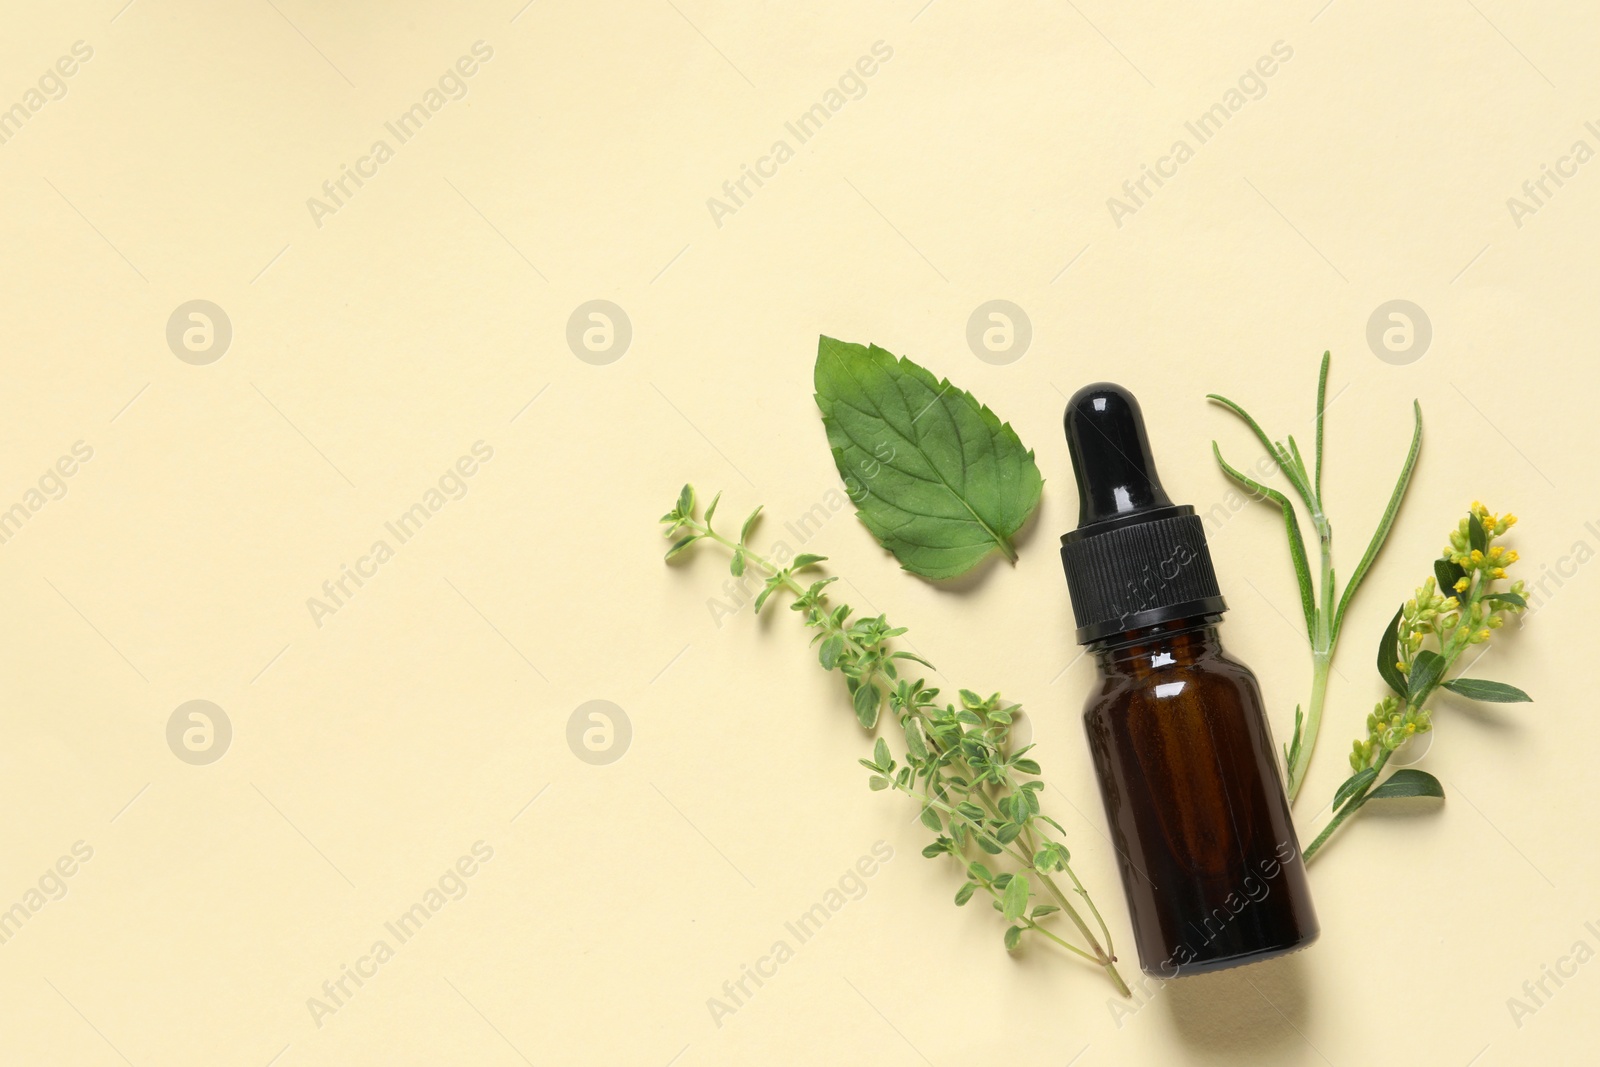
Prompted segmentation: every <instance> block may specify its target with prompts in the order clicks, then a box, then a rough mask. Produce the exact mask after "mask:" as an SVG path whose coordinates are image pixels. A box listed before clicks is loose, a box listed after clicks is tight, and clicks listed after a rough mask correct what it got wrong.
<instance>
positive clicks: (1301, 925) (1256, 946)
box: [1084, 616, 1318, 978]
mask: <svg viewBox="0 0 1600 1067" xmlns="http://www.w3.org/2000/svg"><path fill="white" fill-rule="evenodd" d="M1218 621H1219V617H1218V616H1208V617H1200V618H1192V619H1187V620H1182V621H1178V622H1174V623H1170V624H1163V625H1157V626H1152V627H1148V628H1146V629H1144V630H1140V631H1137V632H1134V633H1131V634H1120V635H1117V636H1116V637H1114V638H1108V639H1106V640H1104V641H1100V642H1097V643H1095V644H1094V645H1092V646H1091V651H1092V652H1093V653H1094V656H1095V662H1096V665H1097V667H1098V670H1099V680H1098V684H1097V686H1096V688H1095V690H1094V692H1093V693H1092V694H1091V695H1090V697H1089V699H1088V704H1087V708H1086V710H1085V712H1084V726H1085V728H1086V730H1087V732H1088V736H1089V748H1090V752H1091V754H1092V756H1093V758H1094V766H1095V772H1096V774H1097V775H1098V777H1099V780H1100V790H1101V796H1102V798H1103V799H1104V801H1105V809H1106V819H1107V821H1108V822H1109V824H1110V830H1111V839H1112V842H1113V843H1114V844H1115V846H1116V850H1117V858H1118V864H1119V867H1120V869H1121V874H1122V883H1123V888H1124V890H1125V892H1126V894H1127V898H1128V906H1129V910H1130V912H1131V914H1132V919H1133V933H1134V940H1135V943H1136V944H1137V946H1138V950H1139V962H1140V966H1141V968H1142V969H1143V970H1144V971H1145V973H1147V974H1152V975H1159V976H1161V977H1164V978H1172V977H1176V976H1180V975H1191V974H1199V973H1203V972H1205V971H1210V970H1218V969H1221V968H1223V967H1230V966H1235V965H1238V964H1242V963H1251V962H1255V961H1257V960H1263V959H1270V958H1271V957H1273V956H1279V955H1283V954H1285V953H1288V952H1292V951H1294V950H1295V949H1298V948H1303V947H1305V946H1306V945H1308V944H1310V943H1311V942H1312V941H1313V940H1315V939H1316V936H1317V932H1318V926H1317V919H1316V913H1315V911H1314V909H1313V907H1312V904H1311V893H1310V889H1309V887H1308V885H1307V882H1306V872H1305V864H1304V862H1303V861H1302V859H1301V858H1300V848H1299V844H1298V841H1297V839H1296V837H1295V832H1294V824H1293V822H1292V821H1291V819H1290V815H1289V803H1288V799H1287V797H1286V796H1285V793H1284V790H1283V784H1282V779H1281V777H1280V774H1279V770H1278V763H1277V758H1276V755H1275V753H1274V750H1273V744H1272V737H1271V734H1270V732H1269V731H1268V728H1267V723H1266V719H1265V717H1264V715H1263V714H1262V704H1261V694H1260V690H1259V689H1258V688H1257V686H1256V680H1255V676H1254V675H1253V674H1252V673H1251V672H1250V669H1249V668H1248V667H1246V666H1245V665H1244V664H1242V663H1240V662H1239V661H1237V660H1235V659H1232V658H1230V657H1229V656H1228V655H1227V654H1226V653H1225V652H1224V651H1223V649H1222V644H1221V641H1220V640H1219V638H1218V635H1217V623H1218Z"/></svg>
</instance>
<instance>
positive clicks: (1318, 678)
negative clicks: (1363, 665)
mask: <svg viewBox="0 0 1600 1067" xmlns="http://www.w3.org/2000/svg"><path fill="white" fill-rule="evenodd" d="M1328 363H1329V353H1327V352H1324V353H1323V354H1322V369H1321V372H1320V373H1319V374H1318V376H1317V418H1316V434H1317V442H1316V467H1315V471H1314V472H1312V471H1309V470H1307V468H1306V463H1305V459H1304V458H1303V457H1302V456H1301V455H1300V446H1299V445H1297V444H1296V443H1295V439H1294V437H1293V435H1291V436H1290V437H1289V438H1288V442H1289V444H1288V447H1284V445H1283V444H1282V443H1281V442H1277V441H1273V440H1272V439H1270V438H1269V437H1268V436H1267V435H1266V433H1265V432H1263V431H1262V429H1261V427H1260V426H1259V425H1258V424H1257V423H1256V420H1255V419H1253V418H1251V417H1250V413H1249V412H1247V411H1245V409H1244V408H1242V407H1240V406H1239V405H1238V404H1236V403H1234V402H1233V401H1232V400H1229V399H1228V398H1227V397H1225V396H1219V395H1218V394H1216V393H1211V394H1209V395H1208V397H1207V399H1209V400H1215V401H1216V402H1217V403H1219V404H1221V405H1223V406H1224V407H1226V408H1227V409H1228V410H1229V411H1232V412H1233V413H1234V414H1235V415H1237V416H1239V418H1241V419H1243V420H1244V422H1245V424H1246V425H1247V426H1249V427H1250V430H1251V432H1253V433H1254V434H1255V435H1256V438H1257V440H1259V441H1260V442H1261V445H1262V447H1263V448H1265V449H1266V450H1267V454H1268V455H1269V456H1271V457H1272V461H1273V462H1274V463H1275V464H1276V465H1277V467H1278V469H1279V470H1280V471H1282V472H1283V476H1284V477H1285V478H1286V479H1288V481H1289V485H1290V487H1291V488H1293V490H1294V492H1295V495H1296V496H1298V497H1299V498H1300V500H1301V502H1302V503H1303V504H1304V505H1305V507H1306V511H1307V513H1308V514H1309V517H1310V519H1311V524H1312V527H1313V528H1314V529H1315V530H1316V532H1317V544H1318V546H1319V547H1320V549H1321V559H1320V564H1321V565H1320V568H1319V575H1318V588H1319V589H1320V595H1319V593H1318V591H1317V589H1314V588H1313V586H1312V578H1311V566H1310V563H1309V562H1308V559H1307V556H1306V548H1305V541H1304V539H1303V538H1302V537H1301V534H1300V522H1299V520H1298V518H1296V515H1295V508H1294V505H1292V504H1291V503H1290V502H1289V498H1288V497H1286V496H1285V495H1284V494H1282V493H1280V492H1278V491H1277V490H1275V489H1270V488H1268V487H1267V486H1264V485H1262V484H1261V483H1260V482H1258V481H1256V480H1255V479H1254V478H1251V477H1250V476H1249V475H1247V474H1245V473H1243V472H1242V471H1239V470H1237V469H1235V468H1234V467H1232V466H1230V465H1229V464H1228V461H1227V460H1225V459H1223V458H1222V450H1221V449H1220V448H1219V447H1218V446H1217V443H1216V442H1215V441H1212V442H1211V450H1212V452H1213V453H1214V454H1215V455H1216V457H1217V463H1218V464H1220V465H1221V467H1222V469H1223V471H1224V472H1225V473H1226V474H1227V475H1228V476H1229V477H1230V478H1232V479H1233V480H1234V481H1236V482H1238V483H1239V484H1240V485H1242V486H1244V487H1245V488H1246V489H1248V490H1250V492H1251V493H1253V494H1254V495H1255V496H1256V497H1257V498H1258V499H1263V500H1269V501H1271V502H1272V503H1273V504H1276V505H1277V506H1278V509H1279V510H1280V511H1281V512H1282V513H1283V526H1284V532H1285V533H1286V534H1287V535H1288V540H1289V559H1290V561H1291V562H1292V563H1293V564H1294V573H1295V578H1296V579H1297V580H1298V581H1299V584H1300V606H1301V610H1302V611H1303V612H1304V614H1305V623H1306V635H1307V638H1308V640H1309V641H1310V644H1311V700H1310V702H1309V704H1308V705H1307V708H1306V712H1305V715H1304V717H1302V715H1301V711H1300V708H1299V706H1296V707H1295V709H1294V734H1293V737H1292V739H1291V740H1290V743H1289V744H1288V745H1287V746H1285V749H1284V763H1285V765H1286V767H1287V774H1288V791H1289V800H1290V801H1291V802H1292V801H1293V800H1294V799H1295V797H1297V796H1299V794H1300V788H1301V786H1303V785H1304V784H1305V778H1306V769H1307V768H1308V767H1309V766H1310V765H1311V753H1312V750H1313V749H1314V748H1315V747H1316V744H1317V732H1318V731H1319V730H1320V729H1321V727H1322V708H1323V704H1324V703H1325V702H1326V700H1327V696H1328V674H1329V672H1330V671H1331V670H1332V669H1333V653H1334V649H1335V648H1336V647H1337V646H1338V643H1339V630H1340V628H1341V627H1342V626H1343V625H1344V617H1345V612H1346V611H1348V610H1349V607H1350V601H1351V600H1352V599H1353V598H1354V597H1355V593H1356V590H1357V589H1359V588H1360V587H1361V582H1362V580H1363V579H1365V578H1366V576H1367V572H1368V571H1369V570H1371V569H1372V564H1373V562H1374V561H1375V560H1376V559H1377V558H1378V552H1379V551H1380V550H1381V549H1382V548H1383V543H1384V541H1385V540H1387V539H1388V537H1389V530H1390V529H1391V528H1392V527H1393V526H1394V520H1395V515H1396V514H1397V513H1398V512H1399V510H1400V501H1401V500H1402V499H1404V497H1405V494H1406V487H1407V486H1408V485H1410V484H1411V472H1412V471H1413V470H1414V469H1415V468H1416V465H1417V453H1418V451H1419V450H1420V449H1421V447H1422V405H1420V404H1419V403H1417V402H1416V401H1415V400H1413V401H1412V402H1411V408H1412V413H1413V416H1414V426H1415V428H1414V429H1413V431H1412V434H1411V448H1410V450H1409V451H1408V452H1407V453H1406V459H1405V463H1404V465H1403V466H1402V467H1401V468H1400V477H1399V479H1398V480H1397V481H1396V482H1395V486H1394V491H1393V492H1392V493H1391V494H1390V495H1389V505H1388V507H1386V508H1385V509H1384V512H1383V517H1382V518H1380V519H1379V520H1378V528H1377V529H1376V530H1375V531H1373V534H1372V539H1371V541H1369V542H1368V543H1367V551H1366V553H1365V554H1364V555H1363V556H1362V557H1361V561H1360V562H1359V563H1357V564H1356V569H1355V571H1354V572H1353V573H1352V574H1351V577H1350V580H1349V582H1348V583H1347V584H1346V585H1345V587H1344V590H1343V592H1342V593H1340V591H1339V588H1338V584H1337V582H1336V580H1335V576H1334V568H1333V524H1332V523H1330V522H1329V521H1328V516H1327V512H1326V511H1325V510H1324V509H1323V506H1322V430H1323V413H1324V412H1325V411H1326V409H1327V398H1328Z"/></svg>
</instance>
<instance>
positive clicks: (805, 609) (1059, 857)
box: [661, 485, 1130, 996]
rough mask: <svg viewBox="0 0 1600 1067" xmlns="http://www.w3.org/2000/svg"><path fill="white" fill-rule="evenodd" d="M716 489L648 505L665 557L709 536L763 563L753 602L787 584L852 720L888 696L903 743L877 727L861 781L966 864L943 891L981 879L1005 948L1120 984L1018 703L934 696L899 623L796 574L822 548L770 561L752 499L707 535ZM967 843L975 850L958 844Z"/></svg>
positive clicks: (935, 853)
mask: <svg viewBox="0 0 1600 1067" xmlns="http://www.w3.org/2000/svg"><path fill="white" fill-rule="evenodd" d="M720 499H721V494H720V493H719V494H717V496H716V497H714V498H713V499H712V501H711V503H710V504H709V505H708V506H707V507H706V509H705V515H704V517H703V518H701V517H700V516H699V515H698V513H697V508H696V506H695V493H694V489H693V488H692V487H691V486H688V485H685V486H684V487H683V490H682V491H681V492H680V493H679V494H678V500H677V503H676V504H675V505H674V506H673V508H672V510H671V511H669V512H667V513H666V514H665V515H663V516H662V517H661V523H662V525H663V526H664V527H665V532H666V534H667V536H669V537H672V538H674V540H673V543H672V547H671V548H669V549H668V550H667V559H669V560H670V559H673V558H674V557H676V556H678V555H679V554H681V553H683V552H685V551H686V550H688V549H689V548H690V547H691V546H692V545H694V544H695V543H696V542H699V541H711V542H713V543H715V544H717V545H720V546H721V547H723V548H724V549H726V550H728V552H729V553H730V554H731V556H730V561H729V569H730V571H731V572H732V573H733V575H734V577H741V576H743V575H744V574H745V571H746V569H747V568H751V567H753V568H755V570H756V571H757V572H759V573H760V574H761V575H763V577H764V581H763V584H762V587H761V591H760V592H759V593H758V594H757V596H756V599H755V605H754V607H755V610H756V611H757V612H760V610H761V609H762V607H764V606H765V605H766V604H767V602H768V600H769V599H770V598H771V597H772V596H773V595H774V594H776V593H779V592H786V593H788V594H790V595H791V596H792V597H793V600H792V601H791V603H790V605H789V606H790V608H791V609H792V610H794V611H796V612H798V613H800V616H801V619H802V620H803V622H804V624H805V625H806V626H807V627H808V628H809V629H812V630H814V631H816V632H815V633H814V634H813V636H812V639H811V643H812V644H813V645H815V646H817V659H818V662H820V663H821V665H822V666H823V668H824V669H826V670H830V671H838V672H839V673H840V674H841V675H842V676H843V677H844V679H845V685H846V687H847V688H848V690H849V692H850V696H851V703H852V705H853V706H854V708H855V713H856V718H857V720H858V721H859V722H860V723H861V725H862V726H864V727H866V728H867V729H869V730H871V729H874V728H876V727H877V725H878V720H879V715H880V711H881V709H882V708H883V707H884V706H885V704H887V706H888V708H889V711H890V713H891V714H892V716H893V718H894V721H895V723H896V725H897V726H898V728H899V734H900V736H901V738H902V739H903V742H904V750H903V753H902V756H901V757H900V758H896V756H895V755H894V753H893V751H892V750H891V747H890V744H889V741H888V739H887V737H886V736H884V734H880V735H879V736H878V738H877V739H876V741H875V743H874V745H873V750H872V758H871V759H863V760H861V761H860V762H861V764H862V766H864V767H865V768H866V769H867V770H868V772H869V777H868V779H867V784H868V786H869V787H870V788H872V789H873V790H893V791H895V792H899V793H902V794H904V795H905V796H906V797H909V798H910V799H912V800H914V801H916V803H917V804H918V805H919V806H920V808H921V821H922V825H923V826H925V827H926V828H927V829H928V830H929V831H930V832H932V833H933V834H934V839H933V841H932V843H930V844H929V845H928V846H927V847H926V848H924V849H923V850H922V854H923V855H924V856H927V857H929V858H936V857H939V856H946V855H948V856H952V857H954V858H955V859H956V860H957V861H959V863H960V866H961V870H962V872H963V874H964V875H965V878H964V880H963V881H962V883H961V886H960V888H959V889H957V891H956V894H955V903H956V904H957V905H958V906H959V905H965V904H966V903H967V902H968V901H969V900H971V899H972V898H973V897H974V896H975V895H977V894H978V893H979V892H980V891H981V892H982V893H983V894H984V895H985V896H987V897H988V898H989V899H990V903H991V905H992V906H993V908H994V910H996V911H998V912H999V913H1000V914H1001V916H1002V917H1003V918H1004V920H1005V922H1006V927H1005V933H1004V940H1005V946H1006V948H1007V949H1008V950H1014V949H1016V948H1017V947H1018V945H1019V944H1020V943H1021V941H1022V938H1023V936H1024V934H1029V933H1032V934H1038V935H1039V936H1041V937H1044V938H1046V939H1048V940H1049V941H1052V942H1054V943H1055V944H1057V945H1059V946H1060V947H1061V948H1063V949H1065V950H1067V951H1068V952H1071V953H1073V954H1074V955H1077V956H1080V957H1082V958H1083V959H1084V960H1086V961H1088V962H1089V963H1091V964H1094V965H1096V966H1098V967H1100V968H1102V969H1103V970H1104V971H1105V973H1106V976H1107V978H1108V979H1109V980H1110V981H1111V984H1112V985H1113V986H1114V987H1115V988H1116V990H1117V992H1118V993H1120V994H1122V995H1123V996H1129V995H1130V994H1129V991H1128V986H1127V983H1126V982H1124V981H1123V979H1122V976H1121V974H1119V973H1118V971H1117V967H1116V955H1115V953H1114V950H1113V947H1112V941H1111V931H1110V930H1109V929H1108V928H1107V926H1106V923H1105V920H1104V918H1102V917H1101V915H1100V911H1099V909H1098V908H1097V907H1095V904H1094V901H1093V900H1092V899H1091V898H1090V896H1089V893H1088V890H1086V889H1085V888H1084V886H1083V883H1082V882H1081V881H1080V880H1079V878H1078V876H1077V874H1076V873H1075V872H1074V871H1073V869H1072V863H1071V858H1072V857H1071V853H1070V852H1069V851H1068V849H1067V846H1066V845H1065V843H1064V842H1063V841H1062V840H1060V838H1061V837H1064V836H1065V831H1064V830H1063V829H1062V827H1061V824H1060V823H1058V822H1056V821H1055V820H1054V819H1052V818H1051V817H1050V816H1049V815H1047V814H1045V813H1044V811H1043V810H1042V805H1041V804H1040V801H1039V794H1040V793H1041V792H1043V790H1044V782H1043V781H1042V780H1041V779H1040V778H1039V774H1040V773H1041V772H1040V767H1039V764H1038V762H1037V761H1036V760H1034V759H1033V758H1032V757H1031V756H1029V755H1028V752H1029V751H1030V750H1031V749H1032V747H1033V746H1032V745H1026V746H1022V747H1019V748H1016V749H1015V750H1013V746H1012V744H1011V737H1010V732H1011V727H1012V724H1013V722H1014V721H1015V717H1016V713H1017V711H1018V710H1019V709H1018V707H1017V706H1016V705H1008V704H1006V703H1004V702H1003V701H1002V700H1001V698H1000V694H998V693H995V694H992V695H990V696H988V697H983V696H979V695H978V694H977V693H976V692H973V691H972V690H968V689H962V690H960V693H959V699H958V701H957V702H952V701H949V700H940V699H939V695H940V694H939V690H938V689H936V688H934V687H932V686H929V685H928V684H927V682H926V680H925V679H922V678H918V679H917V680H915V681H913V680H911V678H910V677H908V676H906V675H903V674H902V673H901V670H902V668H903V667H904V666H905V665H906V664H907V663H917V664H920V665H922V666H924V667H930V668H931V666H932V665H931V664H929V663H928V662H927V661H926V660H924V659H922V658H921V657H920V656H917V655H916V654H915V653H912V652H909V651H906V650H904V649H895V648H892V647H891V642H892V641H893V639H894V638H896V637H899V636H900V635H902V634H904V633H905V632H906V630H905V628H904V627H893V626H890V625H889V623H888V621H887V620H886V619H885V618H884V616H882V615H878V616H876V617H856V618H852V611H851V608H850V606H849V605H848V604H839V605H837V606H835V605H832V604H830V603H829V601H828V595H827V587H828V586H829V585H830V584H831V583H832V582H834V581H836V580H837V579H836V578H833V577H827V578H816V579H814V580H808V578H809V575H808V578H801V577H800V574H801V572H811V571H814V570H815V569H816V568H817V567H818V565H819V564H821V563H822V562H823V561H824V560H825V559H826V557H824V556H818V555H813V554H810V553H803V554H801V555H798V556H795V557H794V558H793V559H788V560H781V561H775V560H769V559H767V558H766V557H765V556H762V555H761V554H759V553H757V552H756V551H755V550H754V549H752V548H751V547H750V534H751V532H752V530H753V529H754V527H755V525H756V522H757V520H758V518H759V516H760V514H761V509H760V508H759V507H758V508H756V509H755V511H753V512H751V513H750V516H749V517H748V518H747V519H745V521H744V523H743V525H742V527H741V529H740V532H739V537H738V539H737V540H734V539H730V538H728V537H725V536H723V535H722V534H720V533H718V532H717V531H716V530H715V529H713V528H712V525H711V522H712V519H713V517H714V516H715V514H716V509H717V503H718V502H719V501H720ZM886 732H887V731H886ZM1047 827H1048V830H1047ZM1049 831H1054V834H1055V835H1058V836H1052V834H1051V833H1050V832H1049ZM972 846H975V847H976V848H977V849H978V850H979V851H980V852H982V853H983V854H984V856H985V857H986V858H987V862H985V861H981V860H978V859H974V858H972V857H970V856H969V854H968V850H969V847H972ZM1061 876H1065V880H1066V881H1068V882H1070V883H1071V887H1070V890H1065V889H1063V887H1062V885H1061V884H1060V883H1059V882H1058V881H1057V879H1058V877H1061ZM1075 900H1076V902H1075ZM1086 916H1087V917H1086ZM1063 917H1064V919H1065V920H1066V921H1067V922H1068V923H1070V925H1071V927H1073V928H1074V929H1075V930H1076V934H1077V943H1075V942H1074V941H1073V940H1068V938H1067V937H1063V936H1062V935H1061V934H1060V933H1058V932H1057V929H1056V928H1057V927H1058V926H1059V924H1060V921H1061V919H1062V918H1063ZM1091 921H1092V922H1093V924H1094V925H1093V926H1092V927H1091V925H1090V923H1091ZM1097 931H1098V933H1097ZM1070 933H1071V931H1068V934H1069V935H1070Z"/></svg>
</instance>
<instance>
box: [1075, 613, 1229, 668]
mask: <svg viewBox="0 0 1600 1067" xmlns="http://www.w3.org/2000/svg"><path fill="white" fill-rule="evenodd" d="M1221 622H1222V616H1221V615H1220V614H1216V615H1196V616H1192V617H1190V618H1187V619H1178V620H1175V621H1173V622H1164V623H1158V624H1156V625H1154V626H1146V627H1142V628H1141V629H1138V630H1129V631H1127V632H1125V633H1120V634H1114V635H1112V636H1111V637H1107V638H1104V639H1103V640H1100V641H1095V642H1093V643H1092V644H1091V645H1090V646H1089V651H1090V652H1091V653H1093V655H1094V659H1095V664H1096V665H1097V666H1098V667H1099V668H1100V671H1101V672H1102V673H1120V672H1124V671H1127V670H1129V669H1137V668H1139V667H1145V668H1159V667H1166V666H1180V665H1184V664H1188V663H1193V662H1195V661H1197V660H1201V659H1204V658H1206V657H1208V656H1214V655H1218V654H1220V653H1221V652H1222V638H1221V636H1220V635H1219V634H1218V633H1217V627H1218V626H1219V625H1220V624H1221Z"/></svg>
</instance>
